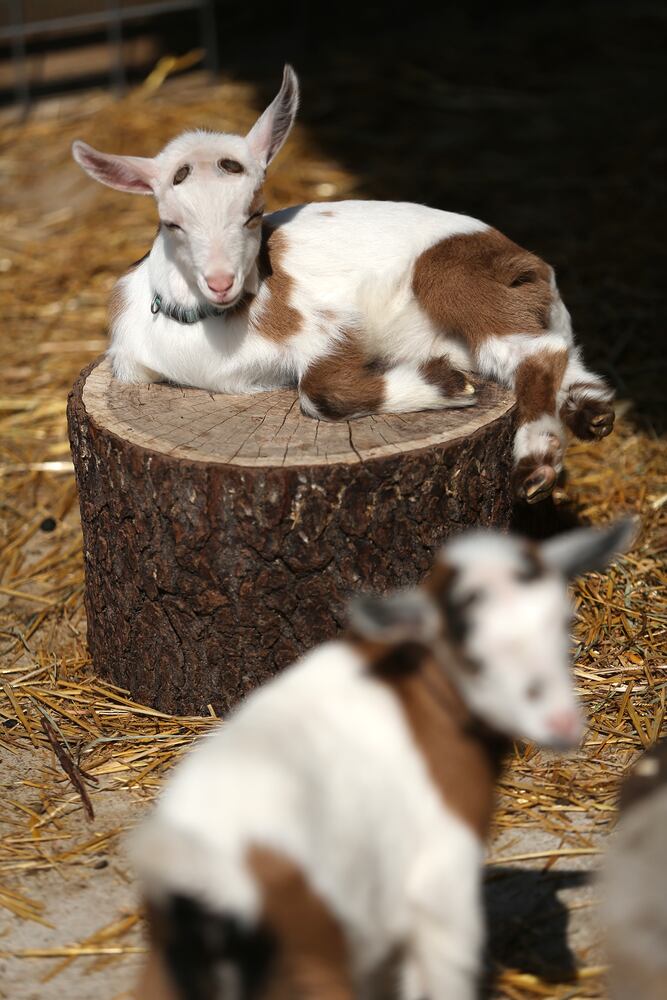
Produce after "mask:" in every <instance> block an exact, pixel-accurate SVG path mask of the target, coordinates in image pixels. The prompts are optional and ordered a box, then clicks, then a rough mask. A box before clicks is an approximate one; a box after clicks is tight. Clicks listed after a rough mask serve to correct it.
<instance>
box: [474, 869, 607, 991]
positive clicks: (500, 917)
mask: <svg viewBox="0 0 667 1000" xmlns="http://www.w3.org/2000/svg"><path fill="white" fill-rule="evenodd" d="M589 882H590V874H589V873H588V872H585V871H567V870H563V871H552V872H541V871H533V870H530V869H516V868H496V869H494V870H493V876H492V878H491V879H490V880H488V881H487V882H486V884H485V887H484V896H485V907H486V919H487V924H488V928H489V942H488V954H489V964H490V965H491V967H492V968H511V969H519V970H520V971H521V972H528V973H532V974H533V975H536V976H540V977H541V978H543V979H546V980H547V981H551V982H567V981H568V980H571V979H573V978H574V975H575V971H576V965H575V960H574V955H573V954H572V951H571V950H570V947H569V945H568V921H569V913H568V909H567V906H566V905H565V903H564V902H563V901H561V900H560V899H559V897H558V893H559V892H560V891H562V890H564V889H574V888H579V887H581V886H585V885H588V884H589Z"/></svg>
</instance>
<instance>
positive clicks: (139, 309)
mask: <svg viewBox="0 0 667 1000" xmlns="http://www.w3.org/2000/svg"><path fill="white" fill-rule="evenodd" d="M297 104H298V83H297V78H296V76H295V74H294V72H293V70H292V69H291V68H290V67H286V68H285V74H284V78H283V84H282V87H281V89H280V92H279V93H278V96H277V97H276V98H275V100H274V101H273V103H272V104H270V105H269V107H268V108H267V109H266V111H265V112H264V113H263V115H262V116H261V117H260V118H259V120H258V121H257V123H256V124H255V125H254V126H253V128H252V129H251V130H250V132H249V133H248V135H247V136H246V137H245V138H242V137H241V136H238V135H226V134H222V133H209V132H186V133H184V134H183V135H181V136H179V137H178V138H177V139H174V140H173V141H172V142H170V143H169V144H168V145H167V146H166V147H165V148H164V149H163V150H162V152H161V153H159V154H158V155H157V156H156V157H155V158H154V159H149V158H144V157H137V156H112V155H109V154H106V153H101V152H98V151H97V150H95V149H92V148H91V147H90V146H88V145H86V144H85V143H83V142H75V143H74V146H73V153H74V157H75V159H76V160H77V162H78V163H79V164H80V165H81V166H82V167H83V168H84V170H86V171H87V172H88V173H89V174H90V175H91V176H92V177H94V178H95V179H96V180H98V181H101V182H102V183H103V184H108V185H109V186H110V187H113V188H117V189H118V190H120V191H129V192H134V193H136V194H152V195H154V196H155V198H156V200H157V205H158V211H159V216H160V227H159V230H158V234H157V236H156V238H155V242H154V243H153V246H152V248H151V250H150V253H149V254H148V255H147V256H146V257H145V258H144V259H143V260H142V261H140V262H139V263H138V264H137V265H135V266H134V268H133V269H131V270H130V272H129V273H128V274H126V275H125V276H124V277H123V278H122V279H121V280H120V282H119V283H118V285H117V286H116V290H115V292H114V294H113V296H112V301H111V308H110V331H111V346H110V349H109V354H110V357H111V359H112V363H113V370H114V373H115V375H116V377H117V378H119V379H122V380H124V381H128V382H148V381H160V380H167V381H171V382H176V383H180V384H182V385H192V386H198V387H200V388H203V389H209V390H211V391H213V392H232V393H246V392H255V391H257V390H260V389H271V388H276V387H279V386H286V385H298V387H299V394H300V399H301V406H302V409H303V410H304V411H305V412H306V413H308V414H310V415H312V416H313V417H316V418H324V419H331V420H338V419H349V418H351V417H355V416H360V415H362V414H368V413H377V412H382V411H384V412H392V413H400V412H403V411H408V410H421V409H440V408H446V407H454V406H469V405H470V404H472V403H474V402H475V388H474V386H473V385H472V383H471V381H470V380H469V379H468V377H467V376H466V374H465V373H471V372H478V373H479V374H480V375H482V376H486V377H490V378H492V379H496V380H498V381H499V382H502V383H504V384H505V385H508V386H512V387H514V388H515V390H516V393H517V396H518V401H519V428H518V431H517V435H516V439H515V464H516V469H515V476H514V489H515V492H516V494H517V496H519V497H522V498H524V499H527V500H529V501H531V502H533V501H536V500H539V499H541V498H542V497H544V496H546V495H547V494H548V493H549V492H550V491H551V489H552V487H553V485H554V482H555V480H556V477H557V474H558V472H559V470H560V469H561V466H562V460H563V450H564V442H565V434H564V428H563V422H564V423H565V424H567V425H568V426H569V427H570V429H571V430H572V431H573V432H574V433H575V434H576V435H578V436H579V437H581V438H600V437H604V436H605V435H606V434H609V433H610V431H611V429H612V426H613V421H614V411H613V406H612V399H613V393H612V392H611V390H610V389H609V388H608V387H607V386H606V385H605V384H604V382H603V380H602V379H601V378H599V377H598V376H597V375H594V374H592V373H591V372H589V371H588V370H587V369H586V368H585V366H584V364H583V362H582V358H581V353H580V350H579V348H578V347H576V345H575V344H574V341H573V337H572V328H571V324H570V316H569V314H568V311H567V309H566V308H565V306H564V305H563V303H562V301H561V299H560V296H559V294H558V290H557V288H556V284H555V280H554V274H553V271H552V269H551V268H550V267H549V266H548V265H547V264H545V263H544V262H543V261H542V260H540V259H539V258H538V257H536V256H535V255H534V254H532V253H529V252H527V251H526V250H522V249H521V248H520V247H519V246H517V245H516V244H515V243H512V242H511V241H510V240H509V239H507V238H506V237H505V236H503V235H502V234H501V233H499V232H498V231H497V230H495V229H492V228H490V227H489V226H487V225H485V224H484V223H482V222H478V221H477V220H476V219H472V218H469V217H467V216H464V215H456V214H453V213H451V212H443V211H439V210H437V209H432V208H426V207H424V206H423V205H412V204H401V203H396V202H376V201H345V202H337V203H331V204H323V203H319V204H311V205H300V206H298V207H295V208H289V209H286V210H284V211H280V212H274V213H272V214H271V215H267V216H264V215H263V212H264V203H263V198H262V183H263V181H264V175H265V171H266V168H267V166H268V164H269V163H270V162H271V160H272V159H273V157H274V156H275V155H276V153H277V152H278V150H279V149H280V148H281V146H282V145H283V143H284V141H285V139H286V138H287V135H288V133H289V131H290V129H291V127H292V123H293V121H294V117H295V114H296V110H297ZM408 168H409V165H408Z"/></svg>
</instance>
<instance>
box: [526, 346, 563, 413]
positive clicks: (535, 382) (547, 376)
mask: <svg viewBox="0 0 667 1000" xmlns="http://www.w3.org/2000/svg"><path fill="white" fill-rule="evenodd" d="M567 360H568V355H567V351H565V350H562V351H536V352H535V354H531V355H530V357H528V358H526V360H525V361H522V362H521V364H520V365H519V366H518V368H517V370H516V376H515V382H514V385H515V392H516V398H517V404H518V408H519V423H520V424H527V423H529V422H530V421H531V420H537V418H538V417H541V416H543V415H544V414H545V413H548V414H549V415H550V416H555V414H556V409H557V397H558V390H559V389H560V386H561V382H562V381H563V376H564V375H565V369H566V368H567Z"/></svg>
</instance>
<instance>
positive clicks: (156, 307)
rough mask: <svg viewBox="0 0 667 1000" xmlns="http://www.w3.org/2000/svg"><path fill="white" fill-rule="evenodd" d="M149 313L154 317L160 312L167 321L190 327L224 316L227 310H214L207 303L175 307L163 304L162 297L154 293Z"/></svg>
mask: <svg viewBox="0 0 667 1000" xmlns="http://www.w3.org/2000/svg"><path fill="white" fill-rule="evenodd" d="M151 312H152V313H153V315H154V316H155V315H156V314H157V313H159V312H161V313H163V315H165V316H168V317H169V319H174V320H176V322H177V323H187V324H188V326H190V325H191V324H192V323H199V322H200V320H202V319H208V317H209V316H224V314H225V313H226V312H229V310H228V309H216V307H215V306H213V305H209V304H208V303H207V304H206V305H197V306H193V307H192V308H187V307H186V306H177V305H173V304H172V303H170V302H163V301H162V297H161V296H160V295H158V293H157V292H156V293H155V295H154V296H153V300H152V302H151Z"/></svg>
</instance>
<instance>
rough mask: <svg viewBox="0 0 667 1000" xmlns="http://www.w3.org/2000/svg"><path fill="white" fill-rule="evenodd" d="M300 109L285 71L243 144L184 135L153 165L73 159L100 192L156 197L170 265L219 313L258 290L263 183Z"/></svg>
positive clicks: (105, 157) (77, 152)
mask: <svg viewBox="0 0 667 1000" xmlns="http://www.w3.org/2000/svg"><path fill="white" fill-rule="evenodd" d="M298 103H299V85H298V80H297V77H296V74H295V73H294V70H293V69H292V68H291V66H286V67H285V71H284V74H283V82H282V86H281V88H280V91H279V93H278V95H277V96H276V98H275V99H274V100H273V101H272V103H271V104H270V105H269V106H268V108H267V109H266V110H265V111H264V113H263V114H262V115H261V117H260V118H259V119H258V120H257V122H256V123H255V124H254V125H253V127H252V128H251V130H250V132H249V133H248V134H247V135H246V136H245V137H242V136H240V135H228V134H225V133H222V132H201V131H199V132H185V133H183V135H180V136H178V138H176V139H173V140H172V141H171V142H169V143H168V144H167V145H166V146H165V148H164V149H163V150H162V152H161V153H158V155H157V156H156V157H154V158H153V159H150V158H148V157H141V156H114V155H111V154H109V153H100V152H98V150H96V149H93V148H92V147H91V146H88V145H87V144H86V143H84V142H80V141H77V142H75V143H74V144H73V146H72V154H73V156H74V159H75V160H76V161H77V163H79V164H80V166H82V167H83V169H84V170H85V171H86V172H87V173H88V174H90V176H91V177H93V178H95V180H97V181H100V182H101V183H102V184H107V185H108V186H109V187H112V188H116V190H118V191H128V192H130V193H132V194H152V195H153V196H154V197H155V199H156V201H157V205H158V212H159V215H160V226H161V229H162V231H163V233H164V237H165V244H166V247H165V253H166V256H167V258H168V259H169V260H171V261H172V262H173V263H175V264H176V265H177V267H178V269H179V271H180V272H181V274H182V276H183V278H184V279H185V281H186V283H187V285H188V286H189V287H190V290H191V291H192V292H195V293H196V294H197V296H198V297H203V299H204V300H206V301H208V302H210V303H213V304H214V305H216V306H218V307H220V308H223V309H224V308H228V307H230V306H233V305H235V303H236V302H237V301H238V300H239V299H240V297H241V295H242V294H243V292H244V290H246V289H247V290H250V291H254V290H255V287H254V283H255V275H256V268H255V262H256V259H257V254H258V252H259V248H260V241H261V220H262V214H263V211H264V204H263V200H262V191H261V188H262V182H263V180H264V174H265V172H266V168H267V166H268V165H269V163H270V162H271V160H272V159H273V157H274V156H275V155H276V153H277V152H278V150H279V149H280V148H281V146H282V145H283V143H284V142H285V139H286V138H287V136H288V134H289V132H290V129H291V128H292V125H293V123H294V118H295V116H296V112H297V107H298Z"/></svg>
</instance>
